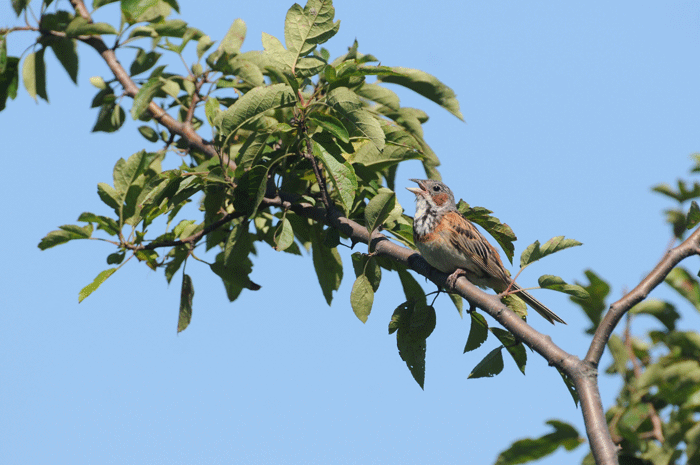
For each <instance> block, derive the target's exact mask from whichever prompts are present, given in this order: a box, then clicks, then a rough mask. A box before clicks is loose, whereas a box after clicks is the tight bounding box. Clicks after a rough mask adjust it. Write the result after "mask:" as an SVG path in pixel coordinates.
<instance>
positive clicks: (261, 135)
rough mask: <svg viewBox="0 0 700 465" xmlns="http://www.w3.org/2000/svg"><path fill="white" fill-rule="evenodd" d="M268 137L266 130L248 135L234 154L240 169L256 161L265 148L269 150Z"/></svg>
mask: <svg viewBox="0 0 700 465" xmlns="http://www.w3.org/2000/svg"><path fill="white" fill-rule="evenodd" d="M207 103H208V102H207ZM269 137H270V134H269V133H267V132H254V133H253V134H251V135H249V136H248V138H247V139H246V141H245V142H244V143H243V145H242V146H241V148H240V149H239V151H238V155H237V156H236V164H237V165H238V167H239V168H240V169H241V170H247V169H250V168H251V167H252V166H253V165H254V164H256V163H257V162H258V160H259V159H260V157H261V156H262V155H263V154H264V153H265V152H266V150H267V151H270V147H269V146H268V144H267V139H268V138H269Z"/></svg>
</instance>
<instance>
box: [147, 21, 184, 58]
mask: <svg viewBox="0 0 700 465" xmlns="http://www.w3.org/2000/svg"><path fill="white" fill-rule="evenodd" d="M151 26H152V27H153V30H154V31H155V32H156V34H158V35H159V36H161V37H183V36H184V35H185V33H186V32H187V23H186V22H185V21H183V20H181V19H171V20H168V21H162V22H158V23H151ZM188 40H189V39H188ZM183 42H184V40H183ZM178 50H180V48H179V47H178Z"/></svg>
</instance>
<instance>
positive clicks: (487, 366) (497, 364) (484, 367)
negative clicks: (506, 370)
mask: <svg viewBox="0 0 700 465" xmlns="http://www.w3.org/2000/svg"><path fill="white" fill-rule="evenodd" d="M502 348H503V347H498V348H496V349H493V350H492V351H491V352H489V353H488V355H486V357H484V358H483V359H482V360H481V361H480V362H479V363H478V364H477V365H476V366H475V367H474V369H473V370H472V372H471V373H469V376H467V378H472V379H476V378H491V377H493V376H496V375H497V374H499V373H500V372H501V371H503V355H502V354H501V349H502Z"/></svg>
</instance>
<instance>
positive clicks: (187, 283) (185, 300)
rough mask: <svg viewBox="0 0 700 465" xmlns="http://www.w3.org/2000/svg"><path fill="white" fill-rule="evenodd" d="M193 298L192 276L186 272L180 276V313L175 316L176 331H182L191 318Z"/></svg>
mask: <svg viewBox="0 0 700 465" xmlns="http://www.w3.org/2000/svg"><path fill="white" fill-rule="evenodd" d="M193 298H194V286H193V285H192V278H190V276H189V275H188V274H183V276H182V288H181V289H180V313H179V315H178V318H177V332H178V333H179V332H181V331H184V330H185V328H187V327H188V326H189V325H190V321H191V320H192V299H193Z"/></svg>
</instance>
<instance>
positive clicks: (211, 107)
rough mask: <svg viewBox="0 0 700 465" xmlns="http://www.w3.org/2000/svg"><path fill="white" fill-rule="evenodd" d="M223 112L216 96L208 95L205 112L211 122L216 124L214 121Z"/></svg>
mask: <svg viewBox="0 0 700 465" xmlns="http://www.w3.org/2000/svg"><path fill="white" fill-rule="evenodd" d="M219 113H221V108H220V103H219V101H218V100H217V99H216V97H208V98H207V102H206V103H205V104H204V114H205V115H206V117H207V121H209V124H211V125H212V126H214V121H215V120H216V118H217V117H218V115H219Z"/></svg>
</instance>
